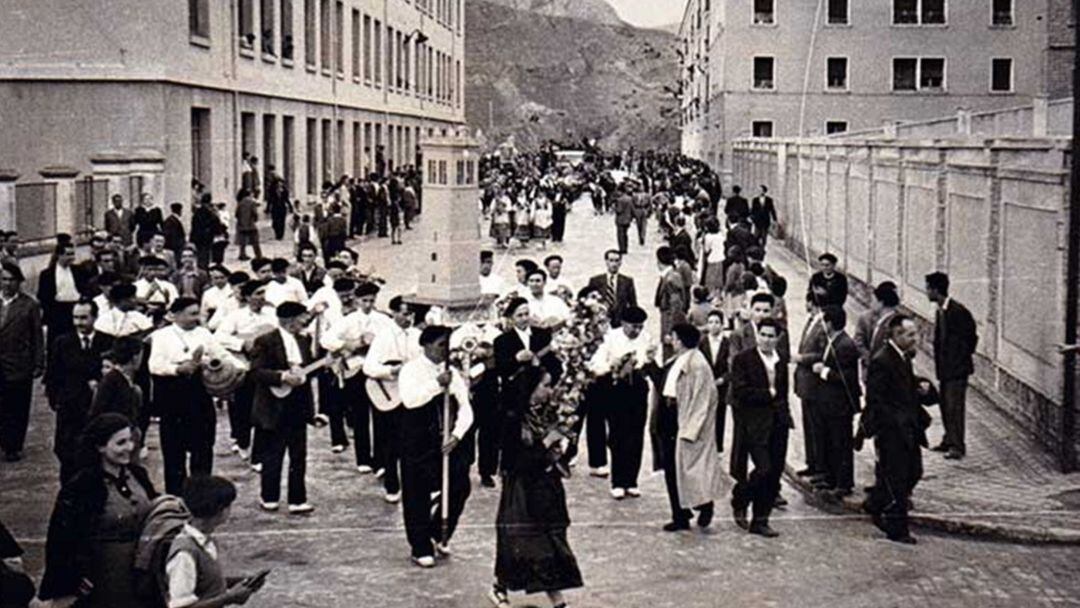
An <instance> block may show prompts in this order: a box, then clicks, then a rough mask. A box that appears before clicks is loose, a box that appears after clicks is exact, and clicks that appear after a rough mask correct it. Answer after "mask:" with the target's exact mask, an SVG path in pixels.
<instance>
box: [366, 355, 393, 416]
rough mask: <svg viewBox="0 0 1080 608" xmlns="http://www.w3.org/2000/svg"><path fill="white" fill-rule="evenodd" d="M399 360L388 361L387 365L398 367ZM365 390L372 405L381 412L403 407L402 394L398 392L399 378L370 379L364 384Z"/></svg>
mask: <svg viewBox="0 0 1080 608" xmlns="http://www.w3.org/2000/svg"><path fill="white" fill-rule="evenodd" d="M399 363H401V361H398V360H392V361H387V362H386V363H385V365H397V364H399ZM364 390H366V391H367V394H368V398H370V399H371V404H372V405H374V406H375V409H376V410H378V411H380V412H390V411H393V410H394V409H395V408H396V407H398V406H399V405H401V392H400V391H399V390H398V381H397V378H394V379H393V380H390V379H380V378H368V379H367V381H366V382H364Z"/></svg>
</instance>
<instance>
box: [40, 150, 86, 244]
mask: <svg viewBox="0 0 1080 608" xmlns="http://www.w3.org/2000/svg"><path fill="white" fill-rule="evenodd" d="M38 173H40V174H41V177H43V178H44V179H45V183H47V184H55V185H56V232H57V233H58V234H59V233H66V234H70V235H72V236H74V235H76V234H77V233H78V232H79V228H80V219H81V218H78V217H76V209H75V178H76V177H78V176H79V170H78V169H76V168H74V167H67V166H54V167H45V168H44V169H42V170H41V171H39V172H38Z"/></svg>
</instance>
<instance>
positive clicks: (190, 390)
mask: <svg viewBox="0 0 1080 608" xmlns="http://www.w3.org/2000/svg"><path fill="white" fill-rule="evenodd" d="M169 312H170V313H171V315H172V319H173V323H172V325H166V326H165V327H162V328H161V329H159V330H157V331H155V332H154V333H152V334H150V339H151V345H152V346H151V348H150V360H149V368H150V377H151V379H152V381H153V387H154V391H153V394H154V401H155V406H156V409H157V411H158V415H159V416H160V417H161V452H162V459H163V460H164V469H165V491H166V492H168V493H169V494H173V495H178V494H179V493H180V492H181V491H182V490H183V488H184V481H185V480H186V479H187V477H188V457H189V456H190V458H191V474H192V475H209V474H210V473H211V470H212V469H213V463H214V436H215V429H216V425H217V418H216V415H215V411H214V403H213V401H212V400H211V399H210V395H208V394H207V392H206V388H205V387H204V386H203V382H202V377H201V376H200V375H199V370H200V369H201V367H202V362H203V361H209V360H211V359H222V358H227V357H229V354H228V353H227V352H226V351H225V349H224V348H222V347H221V346H220V345H219V344H218V343H217V341H216V340H215V339H214V336H213V334H211V333H210V330H208V329H206V328H205V327H200V326H199V303H198V301H197V300H195V299H194V298H178V299H177V300H175V301H174V302H173V303H172V305H171V306H170V307H169Z"/></svg>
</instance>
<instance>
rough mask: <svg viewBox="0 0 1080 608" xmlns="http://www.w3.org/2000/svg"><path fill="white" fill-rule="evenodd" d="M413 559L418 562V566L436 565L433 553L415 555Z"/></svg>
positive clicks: (415, 562)
mask: <svg viewBox="0 0 1080 608" xmlns="http://www.w3.org/2000/svg"><path fill="white" fill-rule="evenodd" d="M412 561H413V563H414V564H416V565H417V566H420V567H421V568H434V567H435V557H434V556H431V555H422V556H420V557H414V558H412Z"/></svg>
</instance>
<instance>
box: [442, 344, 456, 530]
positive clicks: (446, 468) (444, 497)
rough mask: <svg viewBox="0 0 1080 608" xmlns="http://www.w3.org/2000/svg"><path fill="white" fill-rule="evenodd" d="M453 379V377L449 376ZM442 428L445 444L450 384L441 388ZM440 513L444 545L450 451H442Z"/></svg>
mask: <svg viewBox="0 0 1080 608" xmlns="http://www.w3.org/2000/svg"><path fill="white" fill-rule="evenodd" d="M445 369H446V370H447V371H449V370H450V365H449V364H446V367H445ZM451 380H453V377H451ZM442 419H443V429H442V431H443V432H442V444H443V445H446V443H447V442H448V441H450V385H449V384H447V385H446V388H444V389H443V418H442ZM440 499H441V500H440V501H439V502H440V503H441V504H440V505H439V509H440V514H441V515H442V534H441V536H440V539H441V540H442V544H443V545H444V546H445V545H446V543H447V541H448V540H449V538H448V537H449V535H450V452H445V451H444V452H443V454H442V493H441V495H440Z"/></svg>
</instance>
